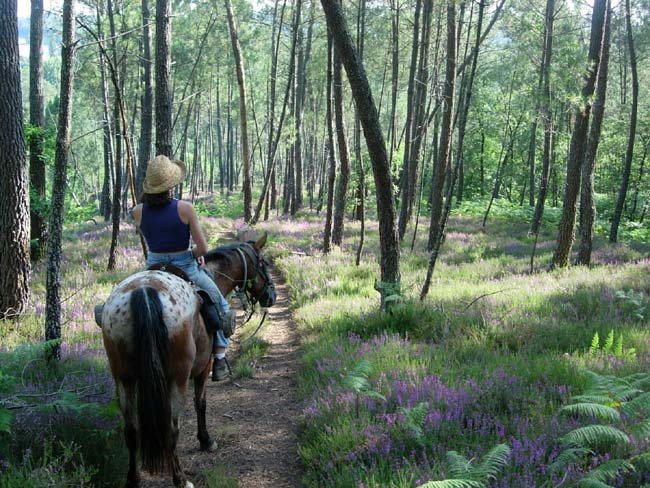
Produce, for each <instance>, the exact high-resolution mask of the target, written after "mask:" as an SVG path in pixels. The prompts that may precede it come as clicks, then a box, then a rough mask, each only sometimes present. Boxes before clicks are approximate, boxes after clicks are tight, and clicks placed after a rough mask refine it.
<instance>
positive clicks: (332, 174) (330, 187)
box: [323, 0, 338, 253]
mask: <svg viewBox="0 0 650 488" xmlns="http://www.w3.org/2000/svg"><path fill="white" fill-rule="evenodd" d="M333 1H335V2H336V1H338V0H333ZM323 8H324V7H323ZM333 70H334V42H333V39H332V34H331V32H329V34H328V37H327V114H326V115H325V117H326V118H327V146H328V149H327V160H328V163H329V164H328V171H327V206H326V208H327V210H326V214H325V231H324V236H323V252H324V253H328V252H330V241H331V237H332V213H333V205H334V184H335V181H336V143H335V141H334V128H333V125H332V122H333V120H332V119H333V113H332V112H333V110H334V109H333V107H332V104H333V102H332V96H333V94H332V84H333V81H332V78H333Z"/></svg>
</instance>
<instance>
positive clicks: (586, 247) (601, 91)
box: [578, 1, 612, 266]
mask: <svg viewBox="0 0 650 488" xmlns="http://www.w3.org/2000/svg"><path fill="white" fill-rule="evenodd" d="M611 17H612V12H611V7H610V2H609V1H608V2H607V12H606V13H605V25H604V27H603V29H604V34H603V43H602V48H601V53H600V63H599V65H598V84H597V88H596V100H595V102H594V108H593V112H594V113H593V119H592V121H591V128H590V130H589V140H588V142H587V152H586V154H585V158H584V160H583V161H582V168H581V173H582V174H581V178H582V189H581V192H580V247H579V249H578V263H579V264H584V265H586V266H589V264H591V249H592V244H593V239H594V220H595V218H596V215H595V214H596V206H595V204H594V171H595V166H596V154H597V152H598V143H599V141H600V132H601V127H602V125H603V116H604V114H605V100H606V97H607V72H608V69H609V45H610V31H611Z"/></svg>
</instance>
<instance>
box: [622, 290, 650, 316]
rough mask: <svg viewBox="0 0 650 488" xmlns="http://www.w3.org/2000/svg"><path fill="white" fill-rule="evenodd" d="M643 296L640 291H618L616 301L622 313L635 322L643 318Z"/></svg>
mask: <svg viewBox="0 0 650 488" xmlns="http://www.w3.org/2000/svg"><path fill="white" fill-rule="evenodd" d="M644 298H645V295H644V293H643V292H642V291H634V290H628V291H624V290H618V291H617V292H616V300H617V302H618V303H619V304H620V306H621V308H622V309H623V311H624V312H626V313H628V314H630V315H631V316H632V317H634V318H635V319H637V320H643V319H644V318H645V314H646V310H647V308H648V307H647V306H646V305H645V304H644Z"/></svg>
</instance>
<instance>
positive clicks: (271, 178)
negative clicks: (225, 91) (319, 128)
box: [250, 0, 302, 224]
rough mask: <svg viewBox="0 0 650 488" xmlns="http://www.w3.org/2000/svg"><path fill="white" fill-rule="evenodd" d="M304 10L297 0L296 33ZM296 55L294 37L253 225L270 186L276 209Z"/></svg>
mask: <svg viewBox="0 0 650 488" xmlns="http://www.w3.org/2000/svg"><path fill="white" fill-rule="evenodd" d="M301 8H302V0H296V6H295V12H294V23H293V24H294V32H296V29H297V28H298V19H300V11H301ZM295 54H296V37H295V36H294V38H293V42H292V43H291V52H290V53H289V70H288V71H289V79H288V80H287V86H286V89H285V93H284V102H283V104H282V112H281V113H280V121H279V122H278V129H277V131H276V133H275V138H274V139H273V141H272V144H271V146H270V147H269V152H268V155H267V157H268V159H267V175H266V178H265V180H264V185H263V186H262V193H261V195H260V199H259V200H258V202H257V206H256V207H255V214H254V216H253V218H252V220H251V222H250V223H251V224H255V223H256V222H257V221H258V220H259V218H260V215H261V211H262V206H263V205H264V200H265V198H266V194H267V192H268V190H269V184H270V186H271V201H270V204H271V208H275V207H276V186H275V185H276V182H275V162H276V159H275V153H276V151H277V148H278V143H279V141H280V135H281V134H282V126H283V124H284V119H285V115H286V111H287V104H288V102H289V94H290V89H291V85H292V81H293V72H294V71H295V70H294V66H295Z"/></svg>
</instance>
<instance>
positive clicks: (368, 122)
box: [321, 0, 400, 310]
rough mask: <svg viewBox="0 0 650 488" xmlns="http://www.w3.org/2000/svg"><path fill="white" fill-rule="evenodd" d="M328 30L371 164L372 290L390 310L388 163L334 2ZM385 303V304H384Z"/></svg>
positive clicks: (393, 233) (393, 260)
mask: <svg viewBox="0 0 650 488" xmlns="http://www.w3.org/2000/svg"><path fill="white" fill-rule="evenodd" d="M321 4H322V6H323V10H324V11H325V16H326V18H327V26H328V27H329V29H330V32H331V33H332V37H333V38H334V43H335V44H336V49H337V50H338V53H339V55H340V56H341V60H342V62H343V65H344V66H345V71H346V73H347V75H348V80H349V82H350V87H351V89H352V95H353V97H354V101H355V104H356V107H357V110H358V112H359V116H360V118H361V125H362V126H363V133H364V136H365V138H366V145H367V146H368V153H369V154H370V160H371V161H372V170H373V176H374V179H375V188H376V197H377V215H378V217H379V247H380V269H381V282H378V283H377V284H376V285H375V287H376V288H377V289H378V290H379V292H380V294H381V307H382V309H383V310H389V309H390V307H391V304H393V303H394V300H392V298H393V297H394V296H395V295H399V293H400V289H399V288H400V272H399V252H400V251H399V238H398V235H397V227H396V224H397V221H396V220H397V216H396V212H395V202H394V201H393V192H392V187H391V185H392V182H391V176H390V161H389V160H388V153H387V151H386V144H385V142H384V136H383V134H382V132H381V126H380V124H379V115H378V114H377V108H376V106H375V102H374V100H373V98H372V92H371V90H370V84H369V83H368V78H367V77H366V73H365V70H364V68H363V64H362V63H361V62H360V61H359V57H358V55H357V52H356V50H355V48H354V46H353V44H352V39H351V38H350V35H349V33H348V27H347V25H346V22H345V17H344V16H343V10H342V7H341V5H340V4H339V3H338V2H337V1H336V0H321ZM387 299H388V300H387Z"/></svg>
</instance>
